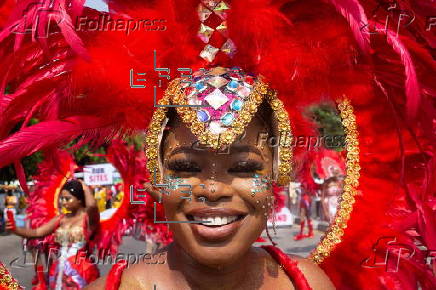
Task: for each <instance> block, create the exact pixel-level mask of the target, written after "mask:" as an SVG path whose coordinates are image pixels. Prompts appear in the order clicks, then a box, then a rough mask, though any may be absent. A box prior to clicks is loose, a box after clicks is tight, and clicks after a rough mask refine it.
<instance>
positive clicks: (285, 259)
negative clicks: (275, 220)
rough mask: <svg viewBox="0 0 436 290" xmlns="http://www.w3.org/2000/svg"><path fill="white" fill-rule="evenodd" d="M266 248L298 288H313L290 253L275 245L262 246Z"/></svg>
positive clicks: (307, 289) (309, 289)
mask: <svg viewBox="0 0 436 290" xmlns="http://www.w3.org/2000/svg"><path fill="white" fill-rule="evenodd" d="M261 248H263V249H264V250H266V251H267V252H268V254H270V255H271V257H273V258H274V260H276V261H277V262H278V263H279V265H280V266H281V267H282V268H283V270H285V273H286V274H287V275H288V277H289V279H291V281H292V283H293V284H294V286H295V289H297V290H311V289H312V288H311V287H310V285H309V283H308V282H307V280H306V277H304V274H303V273H302V272H301V270H300V269H299V268H298V267H297V262H296V261H294V260H292V259H291V258H290V257H289V256H288V255H286V254H285V253H283V252H282V251H281V250H280V249H279V248H277V247H274V246H261Z"/></svg>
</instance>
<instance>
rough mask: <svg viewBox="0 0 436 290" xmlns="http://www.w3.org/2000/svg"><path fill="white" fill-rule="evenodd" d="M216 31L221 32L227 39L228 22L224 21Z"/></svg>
mask: <svg viewBox="0 0 436 290" xmlns="http://www.w3.org/2000/svg"><path fill="white" fill-rule="evenodd" d="M215 30H216V31H219V32H220V33H221V34H222V35H224V36H225V37H228V35H227V22H226V21H223V22H221V24H220V25H219V26H217V27H216V28H215Z"/></svg>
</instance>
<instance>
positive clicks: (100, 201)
mask: <svg viewBox="0 0 436 290" xmlns="http://www.w3.org/2000/svg"><path fill="white" fill-rule="evenodd" d="M95 199H96V200H97V206H98V211H99V212H102V211H105V210H106V188H105V187H104V186H102V187H101V188H100V190H98V191H97V193H96V194H95Z"/></svg>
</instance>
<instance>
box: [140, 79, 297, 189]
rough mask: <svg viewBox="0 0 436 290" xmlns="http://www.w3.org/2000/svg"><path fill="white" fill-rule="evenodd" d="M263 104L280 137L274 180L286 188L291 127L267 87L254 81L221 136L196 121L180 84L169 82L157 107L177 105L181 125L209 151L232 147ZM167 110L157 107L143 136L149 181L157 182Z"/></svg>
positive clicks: (282, 107)
mask: <svg viewBox="0 0 436 290" xmlns="http://www.w3.org/2000/svg"><path fill="white" fill-rule="evenodd" d="M264 100H266V101H267V102H268V103H269V104H270V106H271V108H272V110H273V112H274V116H275V117H276V119H277V120H278V132H279V134H280V136H279V137H280V143H279V150H278V176H277V183H278V184H279V185H287V184H289V181H290V173H291V159H292V150H291V143H292V142H291V141H292V135H291V125H290V121H289V116H288V113H287V112H286V110H285V108H284V106H283V103H282V101H280V100H279V99H278V98H277V93H276V92H275V91H274V90H272V89H270V88H269V87H268V85H267V84H265V83H263V82H262V81H257V82H256V84H255V85H254V88H253V91H252V92H251V94H250V95H249V97H248V101H247V102H245V104H244V106H243V108H242V110H241V113H240V115H239V116H238V118H237V119H236V120H235V122H234V123H233V124H232V127H231V128H229V130H227V131H225V132H223V133H222V134H212V133H211V132H209V131H208V130H207V129H206V127H205V126H204V124H203V123H202V122H200V121H199V120H198V119H197V116H196V111H195V110H193V109H192V108H191V107H189V106H187V105H188V101H187V98H186V97H185V94H184V92H183V88H182V86H181V80H180V79H175V80H173V81H171V82H170V84H169V86H168V88H167V90H166V91H165V94H164V97H163V98H162V99H161V100H159V102H158V104H159V105H180V107H176V111H177V113H178V114H179V116H180V117H181V119H182V121H183V122H184V123H185V124H186V125H187V126H188V127H189V128H190V130H191V132H192V133H193V134H194V135H195V136H196V137H197V138H198V141H199V143H200V144H201V145H203V146H207V147H210V148H213V149H216V150H218V149H222V148H223V147H226V146H228V145H230V144H232V143H233V142H234V141H235V139H236V138H237V137H238V136H239V135H241V134H242V133H243V132H244V130H245V128H246V127H247V125H248V124H249V123H250V121H251V120H252V118H253V117H254V115H255V113H256V112H257V109H258V107H259V105H260V104H261V103H262V102H263V101H264ZM167 111H168V107H158V108H157V109H156V111H155V112H154V114H153V116H152V118H151V122H150V125H149V128H148V131H147V136H146V140H145V143H146V148H145V153H146V156H147V168H148V170H149V172H150V174H151V175H152V176H155V177H156V178H155V179H154V178H152V181H154V180H156V181H160V180H161V178H160V172H159V136H160V135H161V134H162V129H163V128H162V124H163V122H164V121H165V119H166V113H167Z"/></svg>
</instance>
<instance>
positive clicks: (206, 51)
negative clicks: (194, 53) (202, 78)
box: [200, 44, 219, 62]
mask: <svg viewBox="0 0 436 290" xmlns="http://www.w3.org/2000/svg"><path fill="white" fill-rule="evenodd" d="M218 51H219V48H216V47H214V46H212V45H210V44H207V45H206V46H205V47H204V48H203V50H202V51H201V52H200V57H202V58H203V59H205V60H207V61H208V62H212V61H213V60H214V58H215V55H216V54H217V52H218Z"/></svg>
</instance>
